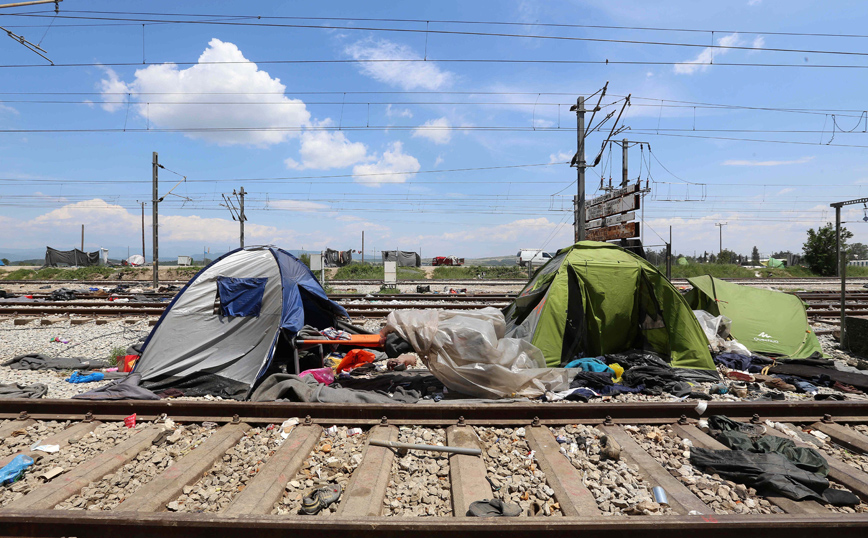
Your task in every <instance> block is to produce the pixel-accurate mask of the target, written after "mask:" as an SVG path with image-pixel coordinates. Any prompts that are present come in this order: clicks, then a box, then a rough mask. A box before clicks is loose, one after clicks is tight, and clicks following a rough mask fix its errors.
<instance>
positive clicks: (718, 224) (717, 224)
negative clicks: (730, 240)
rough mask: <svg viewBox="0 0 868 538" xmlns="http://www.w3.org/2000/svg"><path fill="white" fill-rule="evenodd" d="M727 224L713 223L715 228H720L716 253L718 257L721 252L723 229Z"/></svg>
mask: <svg viewBox="0 0 868 538" xmlns="http://www.w3.org/2000/svg"><path fill="white" fill-rule="evenodd" d="M727 224H729V223H728V222H718V223H715V226H717V227H718V228H720V250H718V251H717V255H718V256H719V255H720V253H721V252H723V227H724V226H726V225H727Z"/></svg>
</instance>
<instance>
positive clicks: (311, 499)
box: [299, 484, 342, 516]
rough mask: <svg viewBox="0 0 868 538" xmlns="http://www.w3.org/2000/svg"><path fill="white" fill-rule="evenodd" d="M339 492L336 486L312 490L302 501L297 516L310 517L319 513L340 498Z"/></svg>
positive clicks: (339, 487)
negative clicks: (304, 515)
mask: <svg viewBox="0 0 868 538" xmlns="http://www.w3.org/2000/svg"><path fill="white" fill-rule="evenodd" d="M341 491H342V490H341V486H340V485H338V484H328V485H326V486H322V487H319V488H317V489H315V490H313V491H312V492H311V493H310V495H307V496H305V498H304V499H302V501H301V510H300V511H299V514H307V515H309V516H312V515H315V514H318V513H320V511H321V510H324V509H326V508H328V507H329V506H330V505H332V504H333V503H334V502H336V501H337V500H338V499H340V498H341Z"/></svg>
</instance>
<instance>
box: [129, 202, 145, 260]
mask: <svg viewBox="0 0 868 538" xmlns="http://www.w3.org/2000/svg"><path fill="white" fill-rule="evenodd" d="M144 257H145V202H142V258H144ZM127 258H129V256H127Z"/></svg>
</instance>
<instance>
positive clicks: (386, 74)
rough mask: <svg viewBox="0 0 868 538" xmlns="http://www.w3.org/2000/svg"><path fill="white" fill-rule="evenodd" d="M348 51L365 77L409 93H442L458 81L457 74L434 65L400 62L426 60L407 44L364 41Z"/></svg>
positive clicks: (384, 40) (350, 46) (346, 50)
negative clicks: (423, 91) (435, 91)
mask: <svg viewBox="0 0 868 538" xmlns="http://www.w3.org/2000/svg"><path fill="white" fill-rule="evenodd" d="M344 50H345V52H346V54H347V55H348V56H350V57H351V58H353V59H354V60H357V61H358V62H359V64H358V66H359V70H360V71H361V72H362V73H363V74H365V75H367V76H369V77H371V78H373V79H375V80H379V81H380V82H384V83H386V84H389V85H391V86H397V87H399V88H403V89H405V90H439V89H441V88H445V87H448V86H449V85H450V84H452V82H453V81H454V79H455V75H454V74H453V73H451V72H449V71H443V70H441V69H440V68H439V67H437V64H436V63H434V62H420V61H409V62H402V61H396V60H422V57H421V56H420V55H419V54H417V53H416V52H415V51H414V50H413V49H411V48H410V47H408V46H407V45H402V44H400V43H395V42H393V41H389V40H387V39H371V38H368V39H363V40H361V41H357V42H355V43H353V44H352V45H349V46H347V47H346V48H345V49H344ZM372 60H373V61H372ZM383 60H385V61H383Z"/></svg>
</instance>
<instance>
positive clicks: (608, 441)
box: [600, 435, 621, 460]
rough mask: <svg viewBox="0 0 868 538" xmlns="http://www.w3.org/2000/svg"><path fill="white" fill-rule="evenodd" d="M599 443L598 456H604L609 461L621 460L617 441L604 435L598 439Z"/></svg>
mask: <svg viewBox="0 0 868 538" xmlns="http://www.w3.org/2000/svg"><path fill="white" fill-rule="evenodd" d="M600 442H601V446H600V454H602V455H603V456H606V457H607V458H609V459H610V460H618V459H620V458H621V445H619V444H618V442H617V441H615V440H614V439H612V438H611V437H609V436H608V435H604V436H603V437H602V438H600Z"/></svg>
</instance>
